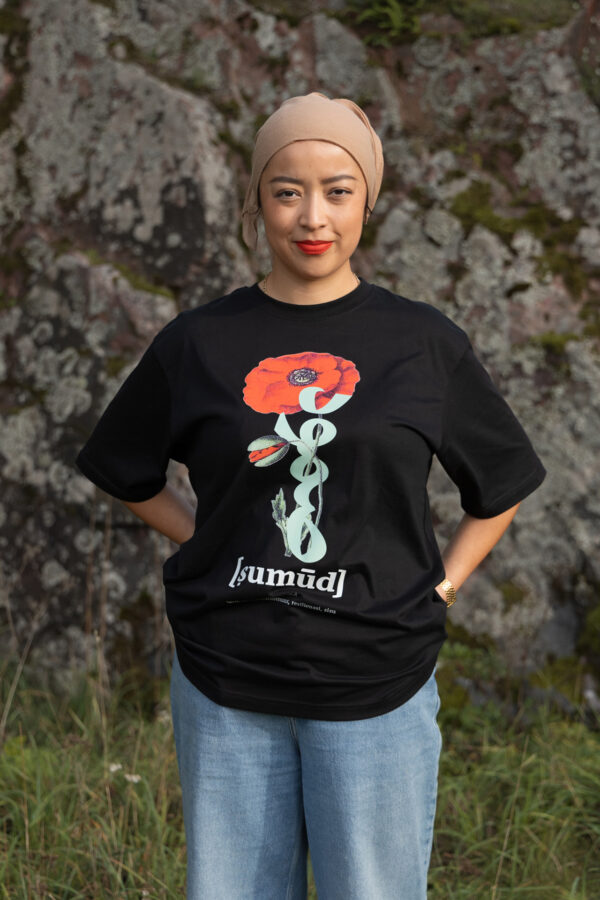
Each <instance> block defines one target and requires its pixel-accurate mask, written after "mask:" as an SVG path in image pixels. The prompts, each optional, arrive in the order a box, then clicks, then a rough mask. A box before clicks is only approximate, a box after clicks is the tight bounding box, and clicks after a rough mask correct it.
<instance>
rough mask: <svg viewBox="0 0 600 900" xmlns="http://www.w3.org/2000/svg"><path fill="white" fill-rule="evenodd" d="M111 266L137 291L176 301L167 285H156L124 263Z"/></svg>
mask: <svg viewBox="0 0 600 900" xmlns="http://www.w3.org/2000/svg"><path fill="white" fill-rule="evenodd" d="M111 265H113V266H114V268H115V269H116V270H117V271H118V272H120V274H121V275H122V276H123V277H124V278H126V279H127V281H128V282H129V284H130V285H131V286H132V287H134V288H136V290H140V291H146V293H147V294H160V295H161V296H162V297H169V298H170V299H171V300H174V299H175V294H174V293H173V291H172V290H171V288H169V287H167V286H166V285H158V284H154V283H153V282H152V281H148V279H147V278H145V277H144V276H143V275H139V274H138V273H137V272H133V271H132V270H131V269H130V268H129V267H128V266H126V265H124V264H123V263H111Z"/></svg>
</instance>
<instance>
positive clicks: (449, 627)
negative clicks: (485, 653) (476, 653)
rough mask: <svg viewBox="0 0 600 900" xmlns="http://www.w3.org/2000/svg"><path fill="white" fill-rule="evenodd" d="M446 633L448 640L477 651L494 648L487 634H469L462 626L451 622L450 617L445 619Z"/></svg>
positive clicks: (492, 641)
mask: <svg viewBox="0 0 600 900" xmlns="http://www.w3.org/2000/svg"><path fill="white" fill-rule="evenodd" d="M446 632H447V634H448V640H449V641H451V642H452V643H455V644H462V645H463V646H465V647H471V648H472V649H477V650H491V649H493V648H494V646H495V645H494V640H493V638H491V637H490V636H489V635H487V634H471V632H470V631H467V629H466V628H465V627H464V626H463V625H458V624H457V623H456V622H453V621H452V620H451V619H450V617H448V618H447V619H446Z"/></svg>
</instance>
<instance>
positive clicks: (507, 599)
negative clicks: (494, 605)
mask: <svg viewBox="0 0 600 900" xmlns="http://www.w3.org/2000/svg"><path fill="white" fill-rule="evenodd" d="M496 587H497V588H498V590H499V591H500V593H501V594H502V601H503V606H504V612H508V611H509V610H510V609H512V608H513V606H520V605H521V604H522V602H523V600H524V599H525V597H526V596H527V595H526V593H525V591H524V590H523V588H520V587H519V585H518V584H515V583H514V581H501V582H500V584H498V585H496Z"/></svg>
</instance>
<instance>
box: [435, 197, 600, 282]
mask: <svg viewBox="0 0 600 900" xmlns="http://www.w3.org/2000/svg"><path fill="white" fill-rule="evenodd" d="M512 202H513V205H514V206H515V207H517V208H520V209H522V210H523V211H522V212H521V214H520V215H516V216H514V217H509V216H503V215H499V214H498V213H497V212H496V211H495V210H494V209H493V207H492V186H491V184H490V182H487V181H473V182H472V183H471V184H470V185H469V187H468V188H467V189H466V190H465V191H462V192H461V193H460V194H457V195H456V196H455V197H454V198H453V200H452V203H451V204H450V212H451V213H453V214H454V215H455V216H456V217H457V218H458V219H460V221H461V222H462V224H463V227H464V228H465V231H466V232H467V234H468V233H469V232H470V231H471V229H472V228H473V227H474V226H475V225H477V224H479V225H483V226H484V228H487V229H488V230H489V231H493V232H494V233H495V234H497V235H498V236H499V237H500V238H502V240H503V241H504V242H505V243H506V244H507V245H508V246H510V244H511V241H512V239H513V238H514V236H515V234H516V233H517V231H519V230H521V229H525V230H527V231H530V232H531V233H532V234H533V235H535V237H537V238H539V240H540V241H541V243H542V246H543V252H542V255H541V256H540V257H539V259H538V275H539V276H540V277H543V276H544V275H546V274H553V275H560V276H561V277H562V279H563V281H564V283H565V285H566V287H567V288H568V289H569V290H570V291H571V293H572V294H573V295H574V296H575V297H577V298H579V297H581V294H582V292H583V290H584V289H585V287H586V284H587V281H588V278H589V274H588V273H587V272H586V271H585V269H584V268H583V266H582V263H581V260H580V259H579V257H578V256H577V255H576V254H574V253H573V252H572V250H571V245H572V244H573V241H574V240H575V237H576V236H577V234H578V232H579V230H580V229H581V227H582V226H583V224H584V223H583V221H582V219H580V218H578V217H573V218H572V219H569V220H568V221H565V220H563V219H561V218H560V216H558V215H557V213H555V212H554V210H552V209H550V208H549V207H547V206H545V205H544V204H543V203H528V202H527V201H526V200H525V199H523V198H519V197H514V198H513V201H512Z"/></svg>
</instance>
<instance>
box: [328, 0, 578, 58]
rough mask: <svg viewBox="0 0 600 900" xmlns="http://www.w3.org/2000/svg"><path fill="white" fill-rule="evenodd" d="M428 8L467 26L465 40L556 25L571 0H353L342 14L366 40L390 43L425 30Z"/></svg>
mask: <svg viewBox="0 0 600 900" xmlns="http://www.w3.org/2000/svg"><path fill="white" fill-rule="evenodd" d="M425 13H433V14H434V15H447V14H450V15H452V16H453V17H454V18H455V19H456V20H457V21H458V22H460V24H461V25H462V26H463V29H464V31H463V34H462V39H463V42H464V39H467V40H468V41H470V40H476V39H479V38H485V37H491V36H493V35H503V34H516V33H520V34H527V35H530V34H534V33H535V32H536V31H539V30H543V29H547V28H558V27H561V26H563V25H566V24H567V22H569V21H570V19H571V18H572V16H573V6H572V3H571V0H545V2H544V3H540V2H539V0H376V2H371V0H349V2H348V5H347V7H346V9H345V10H344V12H343V13H341V14H338V15H339V17H340V18H342V20H343V21H345V22H347V23H348V24H349V25H351V26H354V27H356V28H357V29H358V30H359V32H360V34H361V35H362V38H363V41H364V42H365V43H366V44H371V45H373V46H379V47H391V46H392V45H394V44H397V43H401V42H407V41H412V40H414V39H415V38H416V37H418V36H419V35H420V34H421V33H423V26H422V23H421V18H420V17H421V16H422V15H423V14H425ZM427 33H428V34H431V33H432V32H431V31H428V32H427Z"/></svg>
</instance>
